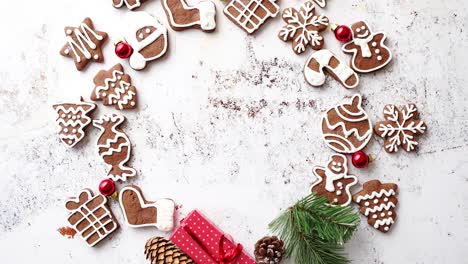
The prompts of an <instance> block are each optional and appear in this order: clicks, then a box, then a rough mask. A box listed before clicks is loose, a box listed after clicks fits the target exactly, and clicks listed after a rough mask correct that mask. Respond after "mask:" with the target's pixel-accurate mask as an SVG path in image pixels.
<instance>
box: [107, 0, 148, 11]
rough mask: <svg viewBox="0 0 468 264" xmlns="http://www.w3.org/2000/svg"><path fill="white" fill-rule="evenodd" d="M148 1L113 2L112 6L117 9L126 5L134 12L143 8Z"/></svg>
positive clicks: (127, 0)
mask: <svg viewBox="0 0 468 264" xmlns="http://www.w3.org/2000/svg"><path fill="white" fill-rule="evenodd" d="M145 1H146V0H112V5H113V6H114V7H115V8H121V7H122V6H123V5H124V4H125V6H127V8H128V9H130V10H133V9H135V8H138V7H140V6H141V4H142V3H143V2H145Z"/></svg>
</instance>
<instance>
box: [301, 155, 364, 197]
mask: <svg viewBox="0 0 468 264" xmlns="http://www.w3.org/2000/svg"><path fill="white" fill-rule="evenodd" d="M314 175H315V177H317V180H316V181H315V182H314V183H313V184H312V186H311V187H310V191H311V192H315V193H317V195H318V196H325V197H327V199H328V202H329V203H330V205H341V206H346V205H349V204H350V203H351V192H350V191H349V189H350V188H351V187H352V186H353V185H356V183H357V182H358V180H357V177H356V176H353V175H348V165H347V159H346V157H345V156H344V155H342V154H333V155H331V156H330V159H329V160H328V162H327V166H326V167H322V166H316V167H314Z"/></svg>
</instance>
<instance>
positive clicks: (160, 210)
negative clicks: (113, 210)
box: [119, 185, 175, 231]
mask: <svg viewBox="0 0 468 264" xmlns="http://www.w3.org/2000/svg"><path fill="white" fill-rule="evenodd" d="M119 203H120V207H121V208H122V212H123V215H124V218H125V222H126V223H127V225H128V226H130V227H145V226H155V227H156V228H158V229H159V230H161V231H170V230H172V229H174V213H175V204H174V201H172V200H170V199H160V200H158V201H156V202H150V201H147V200H145V198H144V196H143V194H142V193H141V189H140V188H139V187H138V186H136V185H129V186H126V187H124V188H123V189H122V190H120V193H119Z"/></svg>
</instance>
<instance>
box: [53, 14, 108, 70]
mask: <svg viewBox="0 0 468 264" xmlns="http://www.w3.org/2000/svg"><path fill="white" fill-rule="evenodd" d="M65 35H66V36H67V37H66V38H67V44H65V45H64V46H63V48H62V49H61V50H60V54H61V55H62V56H65V57H71V58H72V59H73V60H74V61H75V66H76V69H78V70H79V71H81V70H83V69H84V68H85V67H86V65H88V63H89V62H90V61H95V62H103V61H104V57H103V55H102V50H101V46H102V45H103V44H104V42H105V41H106V39H107V33H105V32H102V31H97V30H95V29H94V26H93V21H91V19H90V18H89V17H87V18H85V20H83V22H82V23H81V24H80V25H79V26H78V27H66V28H65Z"/></svg>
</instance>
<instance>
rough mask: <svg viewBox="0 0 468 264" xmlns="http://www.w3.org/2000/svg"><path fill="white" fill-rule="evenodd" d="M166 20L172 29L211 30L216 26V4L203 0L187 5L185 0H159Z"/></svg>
mask: <svg viewBox="0 0 468 264" xmlns="http://www.w3.org/2000/svg"><path fill="white" fill-rule="evenodd" d="M161 3H162V5H163V8H164V11H165V12H166V16H167V20H168V21H169V25H170V26H171V28H172V29H174V30H176V31H178V30H184V29H188V28H198V29H201V30H203V31H206V32H211V31H213V30H215V28H216V6H215V4H214V3H213V2H212V1H210V0H204V1H201V2H199V3H198V4H196V5H195V6H189V5H188V4H187V2H186V1H185V0H161Z"/></svg>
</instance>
